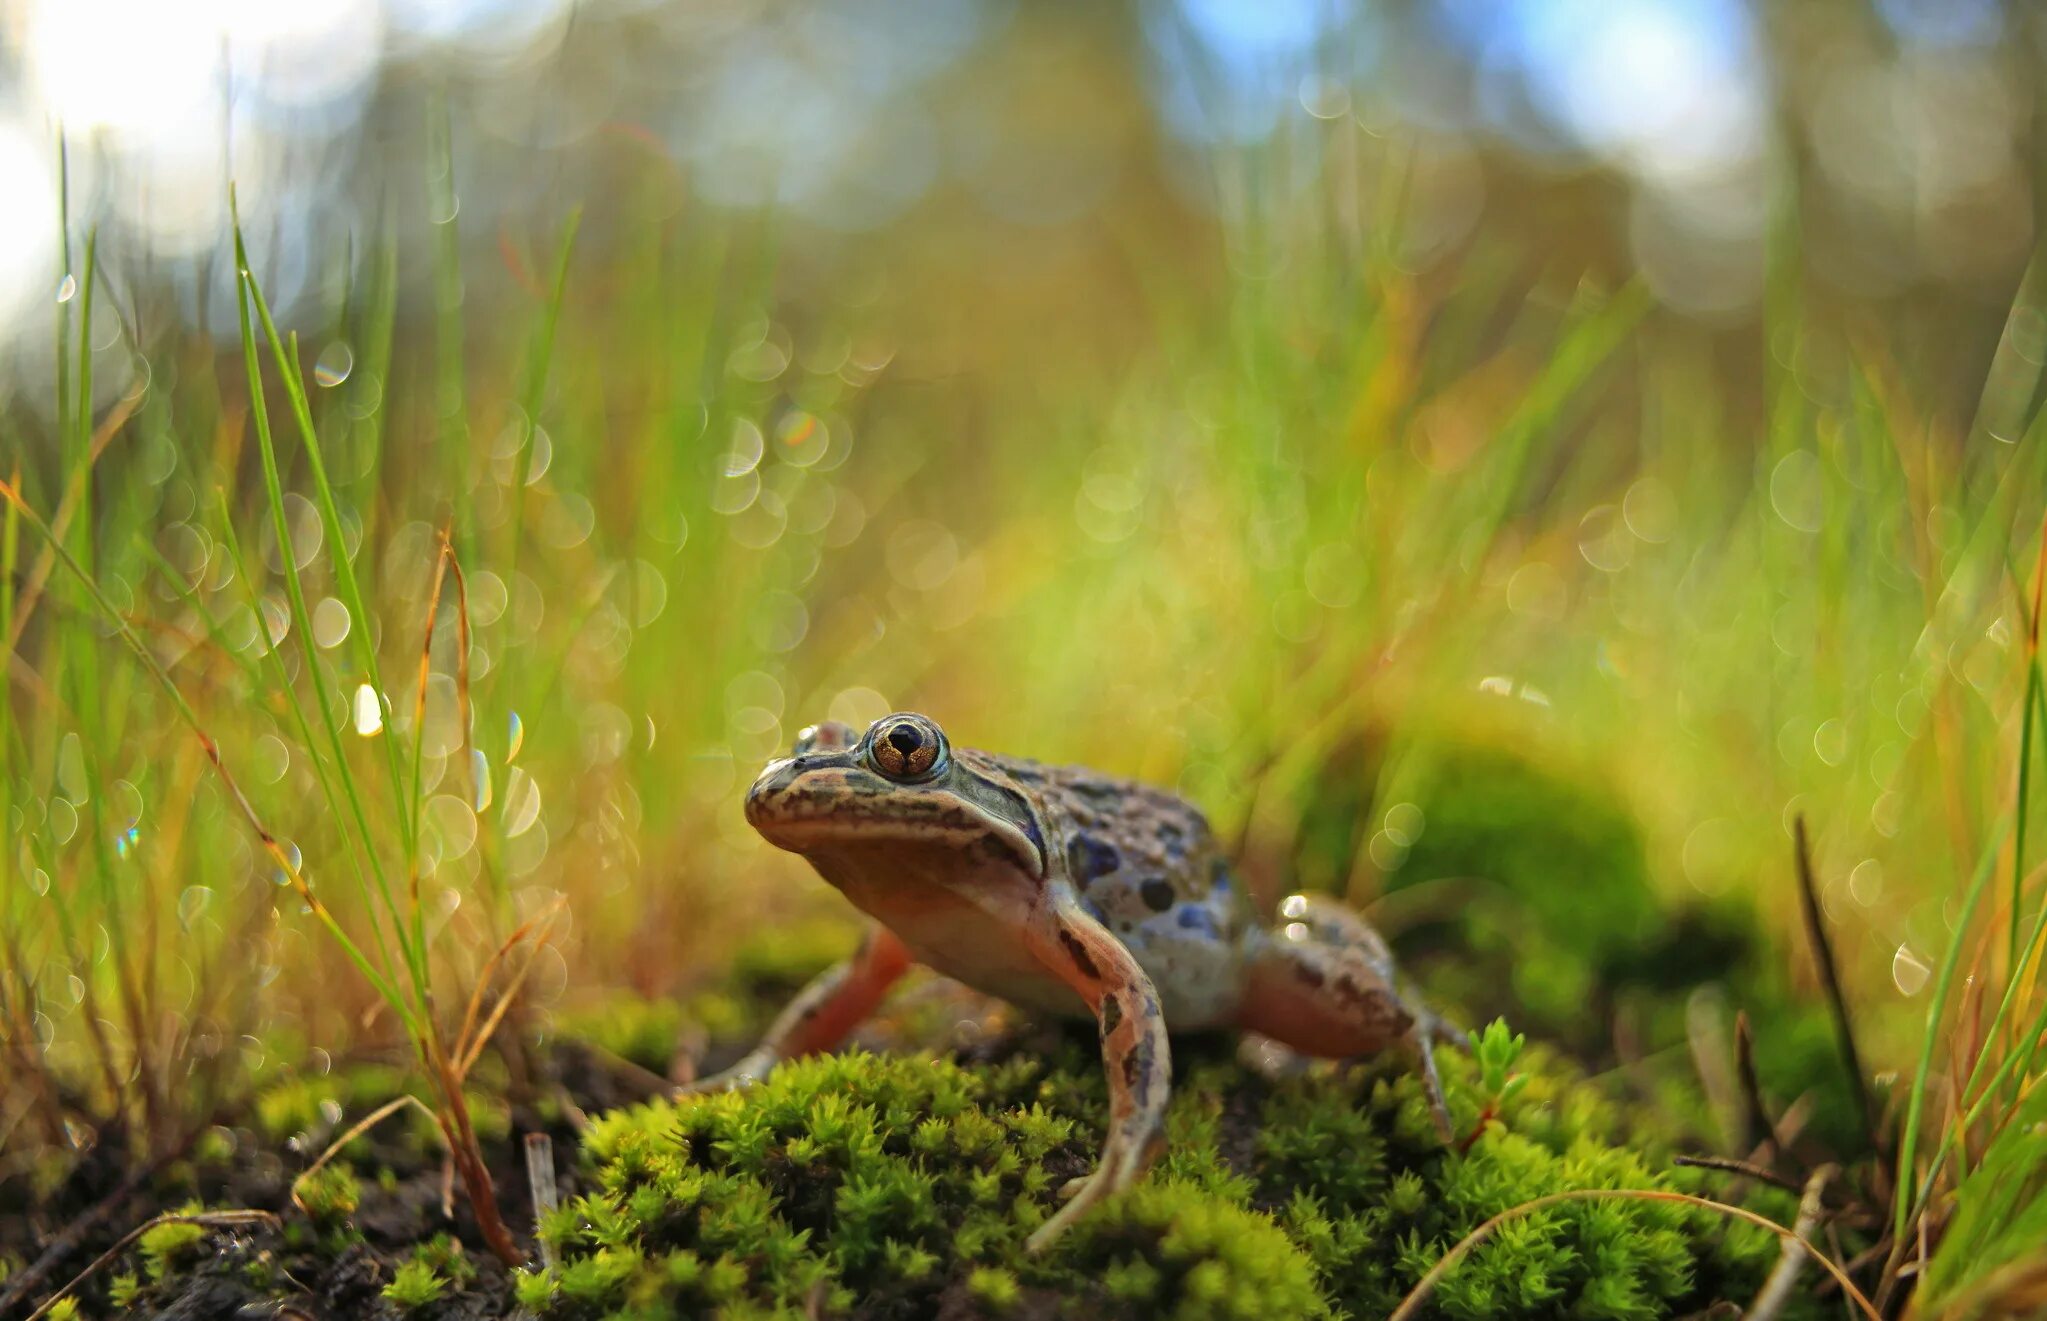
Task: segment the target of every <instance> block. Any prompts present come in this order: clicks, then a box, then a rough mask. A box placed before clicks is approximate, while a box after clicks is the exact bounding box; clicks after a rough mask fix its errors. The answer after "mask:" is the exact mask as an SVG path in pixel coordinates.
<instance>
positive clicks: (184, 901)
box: [178, 885, 213, 931]
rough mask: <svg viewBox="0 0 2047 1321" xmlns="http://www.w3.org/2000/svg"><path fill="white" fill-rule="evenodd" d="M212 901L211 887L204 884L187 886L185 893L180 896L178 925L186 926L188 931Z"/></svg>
mask: <svg viewBox="0 0 2047 1321" xmlns="http://www.w3.org/2000/svg"><path fill="white" fill-rule="evenodd" d="M212 902H213V891H212V889H211V888H210V887H208V886H204V885H188V886H186V887H185V889H184V893H182V894H180V895H179V896H178V925H179V926H182V927H184V928H185V929H186V930H187V931H189V930H191V929H192V924H193V923H194V922H197V921H198V920H199V919H200V917H201V916H203V915H204V914H205V912H206V907H207V905H208V904H211V903H212Z"/></svg>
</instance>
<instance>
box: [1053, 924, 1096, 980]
mask: <svg viewBox="0 0 2047 1321" xmlns="http://www.w3.org/2000/svg"><path fill="white" fill-rule="evenodd" d="M1059 943H1060V944H1062V945H1064V946H1066V956H1067V957H1068V958H1070V959H1072V960H1073V966H1074V967H1076V968H1078V969H1080V972H1081V975H1082V976H1083V977H1086V978H1087V979H1088V980H1089V981H1092V982H1098V981H1100V980H1102V971H1101V969H1099V968H1097V967H1095V961H1094V960H1093V959H1091V958H1089V957H1088V953H1087V946H1086V945H1084V944H1082V943H1081V940H1080V937H1078V936H1076V935H1074V934H1073V933H1072V932H1071V931H1061V932H1060V933H1059Z"/></svg>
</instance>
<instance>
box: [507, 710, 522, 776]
mask: <svg viewBox="0 0 2047 1321" xmlns="http://www.w3.org/2000/svg"><path fill="white" fill-rule="evenodd" d="M525 746H526V722H525V721H523V720H521V719H519V713H518V712H517V711H513V712H512V713H510V714H509V715H507V716H506V717H505V764H506V765H507V766H509V765H511V764H512V763H513V762H515V761H517V760H518V759H519V749H520V748H523V747H525Z"/></svg>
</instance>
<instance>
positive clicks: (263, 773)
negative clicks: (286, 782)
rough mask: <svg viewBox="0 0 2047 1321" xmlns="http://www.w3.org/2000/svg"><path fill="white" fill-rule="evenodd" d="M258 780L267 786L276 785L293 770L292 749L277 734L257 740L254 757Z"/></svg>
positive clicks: (267, 735) (266, 735)
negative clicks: (288, 771)
mask: <svg viewBox="0 0 2047 1321" xmlns="http://www.w3.org/2000/svg"><path fill="white" fill-rule="evenodd" d="M254 762H255V768H256V778H257V779H259V780H261V781H262V782H263V783H265V784H276V783H277V782H278V781H279V780H281V779H283V778H284V773H285V772H286V771H287V770H290V769H291V749H290V748H289V747H286V746H285V743H284V740H283V739H281V738H279V737H277V735H275V734H265V735H264V736H263V737H262V738H259V739H257V740H256V753H255V757H254Z"/></svg>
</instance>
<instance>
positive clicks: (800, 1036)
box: [677, 926, 911, 1094]
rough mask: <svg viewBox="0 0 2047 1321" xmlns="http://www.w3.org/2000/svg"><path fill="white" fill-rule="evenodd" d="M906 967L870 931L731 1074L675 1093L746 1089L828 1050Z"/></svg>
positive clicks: (893, 942)
mask: <svg viewBox="0 0 2047 1321" xmlns="http://www.w3.org/2000/svg"><path fill="white" fill-rule="evenodd" d="M910 962H911V960H910V951H909V950H907V949H905V948H904V947H903V942H902V941H900V940H898V939H897V938H896V934H895V933H894V932H893V931H890V930H889V929H888V928H887V927H883V926H876V927H870V928H869V929H868V932H867V935H866V936H865V937H864V938H863V939H862V940H861V942H860V948H859V949H857V950H855V951H853V957H851V958H849V959H844V960H842V961H840V962H838V963H835V964H833V965H832V966H831V967H829V968H827V969H825V970H824V971H823V972H821V973H819V974H818V975H817V976H816V977H814V978H812V979H811V981H810V984H809V985H807V986H805V987H804V988H803V989H802V990H801V991H799V992H797V994H796V998H795V999H794V1000H791V1001H790V1002H789V1005H788V1007H787V1008H786V1009H784V1010H783V1011H782V1012H781V1014H780V1015H779V1016H778V1017H777V1018H776V1019H775V1021H774V1023H773V1025H771V1026H770V1027H769V1028H768V1031H767V1035H766V1036H765V1037H763V1038H762V1039H761V1044H760V1045H758V1046H756V1047H754V1049H753V1050H752V1051H751V1052H749V1053H748V1054H747V1055H746V1056H745V1057H743V1058H742V1059H741V1060H740V1061H739V1062H738V1063H736V1064H734V1065H733V1066H732V1067H731V1068H729V1069H725V1070H723V1071H722V1072H719V1073H715V1074H712V1075H711V1076H710V1077H708V1078H699V1079H697V1080H696V1081H695V1082H693V1083H689V1084H686V1085H685V1086H683V1087H681V1088H678V1089H677V1091H678V1094H687V1093H690V1092H714V1091H723V1090H725V1089H727V1088H733V1087H745V1086H748V1085H750V1084H753V1083H756V1082H759V1081H760V1080H761V1079H763V1078H765V1077H767V1076H768V1074H769V1073H770V1072H771V1071H773V1069H774V1067H775V1066H776V1065H777V1064H779V1063H781V1062H782V1061H783V1060H788V1059H795V1058H796V1057H798V1056H800V1055H812V1054H816V1053H817V1052H819V1051H825V1050H830V1049H831V1048H832V1047H834V1046H836V1045H838V1044H839V1043H840V1042H842V1041H844V1040H845V1039H846V1038H847V1037H848V1036H849V1035H851V1034H852V1031H853V1029H854V1028H856V1027H858V1026H860V1023H861V1021H862V1020H864V1019H865V1018H866V1017H867V1016H868V1015H869V1014H871V1013H873V1012H874V1010H875V1008H876V1007H877V1006H878V1005H880V1004H881V1002H882V999H883V997H885V996H886V995H887V994H888V992H889V988H890V987H891V986H893V985H895V983H896V980H897V979H898V978H900V977H901V976H902V975H903V973H904V971H905V970H907V969H908V968H909V966H910Z"/></svg>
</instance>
